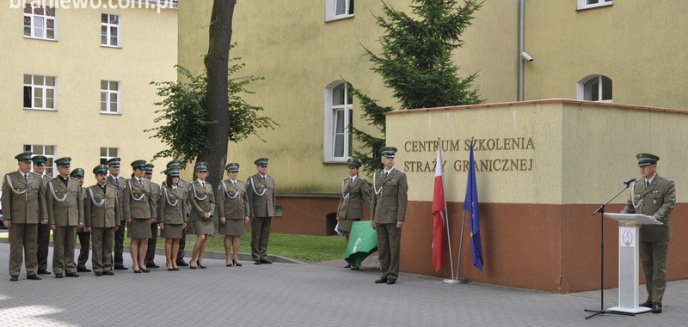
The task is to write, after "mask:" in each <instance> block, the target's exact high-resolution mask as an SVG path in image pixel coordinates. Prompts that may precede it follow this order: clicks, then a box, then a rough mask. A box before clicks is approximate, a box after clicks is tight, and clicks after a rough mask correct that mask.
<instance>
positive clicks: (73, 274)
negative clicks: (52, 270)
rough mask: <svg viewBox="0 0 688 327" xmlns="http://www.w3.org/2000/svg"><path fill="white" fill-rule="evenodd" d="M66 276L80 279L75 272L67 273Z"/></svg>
mask: <svg viewBox="0 0 688 327" xmlns="http://www.w3.org/2000/svg"><path fill="white" fill-rule="evenodd" d="M65 276H67V277H79V275H77V274H76V273H75V272H70V273H67V274H66V275H65Z"/></svg>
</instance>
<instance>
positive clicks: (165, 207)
mask: <svg viewBox="0 0 688 327" xmlns="http://www.w3.org/2000/svg"><path fill="white" fill-rule="evenodd" d="M161 193H162V194H161V195H160V200H159V202H158V220H159V221H160V223H164V224H171V225H181V224H185V223H188V217H187V215H186V212H187V209H186V207H187V202H186V199H185V196H186V191H185V190H184V189H183V188H182V187H179V186H178V187H177V188H176V189H171V188H168V187H164V188H162V192H161Z"/></svg>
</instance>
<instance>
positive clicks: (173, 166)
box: [163, 160, 191, 267]
mask: <svg viewBox="0 0 688 327" xmlns="http://www.w3.org/2000/svg"><path fill="white" fill-rule="evenodd" d="M167 169H168V170H181V169H182V163H181V161H179V160H172V161H170V162H168V163H167ZM190 185H191V184H190V183H189V182H187V181H186V180H184V179H183V178H181V177H180V178H179V183H177V186H179V187H180V188H182V190H183V192H184V198H183V200H182V201H184V210H185V215H186V221H189V219H190V215H191V203H190V202H189V186H190ZM163 186H165V185H163ZM190 225H191V224H188V225H187V226H186V228H183V229H182V238H180V239H179V250H178V251H177V259H176V261H177V262H176V264H177V266H180V267H185V266H188V265H189V264H188V263H186V262H185V261H184V248H185V247H186V233H187V230H188V229H189V226H190Z"/></svg>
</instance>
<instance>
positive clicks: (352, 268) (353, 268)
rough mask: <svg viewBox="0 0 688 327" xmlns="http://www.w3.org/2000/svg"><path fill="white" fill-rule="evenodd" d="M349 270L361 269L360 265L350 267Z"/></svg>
mask: <svg viewBox="0 0 688 327" xmlns="http://www.w3.org/2000/svg"><path fill="white" fill-rule="evenodd" d="M351 270H361V267H351Z"/></svg>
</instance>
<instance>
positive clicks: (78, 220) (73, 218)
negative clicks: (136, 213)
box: [46, 157, 84, 278]
mask: <svg viewBox="0 0 688 327" xmlns="http://www.w3.org/2000/svg"><path fill="white" fill-rule="evenodd" d="M71 161H72V159H71V158H69V157H64V158H60V159H57V160H55V164H56V165H57V171H58V173H59V175H58V176H57V177H55V178H53V179H52V180H50V182H48V191H47V194H46V199H47V201H46V202H47V207H48V223H49V224H50V229H52V230H53V231H54V233H55V236H54V238H53V273H54V274H55V277H56V278H62V277H63V276H67V277H79V275H77V273H76V264H75V263H74V240H75V239H76V229H77V226H83V224H84V218H83V216H82V213H83V211H84V210H83V208H84V201H83V200H84V199H83V196H82V195H81V186H79V181H78V180H76V179H73V178H71V177H69V167H70V163H71ZM65 273H66V274H65Z"/></svg>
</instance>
